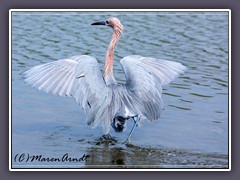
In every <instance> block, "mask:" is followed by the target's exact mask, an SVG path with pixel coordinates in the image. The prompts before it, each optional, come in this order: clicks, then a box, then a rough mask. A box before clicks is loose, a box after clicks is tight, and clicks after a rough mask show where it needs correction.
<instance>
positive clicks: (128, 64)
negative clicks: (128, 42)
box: [120, 55, 186, 121]
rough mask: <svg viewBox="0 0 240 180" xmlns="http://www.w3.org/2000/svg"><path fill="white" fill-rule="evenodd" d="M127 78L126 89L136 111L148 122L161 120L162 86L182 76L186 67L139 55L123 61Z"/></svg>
mask: <svg viewBox="0 0 240 180" xmlns="http://www.w3.org/2000/svg"><path fill="white" fill-rule="evenodd" d="M120 62H121V65H122V68H123V70H124V72H125V76H126V84H125V86H126V88H127V90H128V92H129V94H131V96H132V97H133V98H134V100H135V102H136V107H135V108H136V109H137V110H138V111H140V112H141V113H142V114H143V115H144V116H145V117H146V118H147V119H148V120H150V121H154V120H157V119H159V118H160V115H161V111H162V108H163V103H162V100H161V94H162V85H164V84H168V83H169V82H171V81H172V80H173V79H175V78H176V77H178V76H179V74H182V73H183V72H184V71H185V70H186V67H185V66H183V65H182V64H180V63H177V62H172V61H166V60H160V59H155V58H150V57H142V56H139V55H132V56H127V57H125V58H123V59H121V61H120Z"/></svg>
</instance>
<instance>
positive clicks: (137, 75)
mask: <svg viewBox="0 0 240 180" xmlns="http://www.w3.org/2000/svg"><path fill="white" fill-rule="evenodd" d="M117 20H118V19H117ZM110 21H111V22H114V21H116V18H109V19H108V23H109V22H110ZM118 21H119V20H118ZM118 21H117V24H118V28H119V22H120V21H119V22H118ZM106 22H107V21H106ZM109 24H110V23H109ZM109 24H106V25H108V26H111V27H112V28H113V30H114V32H115V35H116V34H117V33H119V34H121V32H122V29H120V30H121V31H120V30H119V29H117V28H115V27H114V25H112V24H111V25H109ZM93 25H98V24H96V23H95V24H93ZM117 30H118V31H117ZM119 36H120V35H119ZM114 37H115V36H114V34H113V38H114ZM115 38H119V37H118V36H117V37H115ZM117 40H118V39H117ZM117 40H116V41H111V43H112V44H111V43H110V46H113V50H112V52H108V53H107V55H106V64H105V69H104V73H105V74H104V75H103V74H102V73H101V71H100V68H99V65H98V63H97V60H96V59H95V58H94V57H91V56H87V55H79V56H73V57H70V58H67V59H62V60H58V61H54V62H50V63H46V64H42V65H38V66H35V67H33V68H31V69H29V70H28V71H26V72H24V77H25V81H26V82H27V83H29V84H31V85H32V86H33V87H35V88H37V89H39V90H41V91H44V92H48V93H49V92H51V93H53V94H56V95H59V96H73V97H74V98H75V99H76V101H77V103H78V104H79V105H80V106H81V107H82V108H83V110H84V112H85V114H86V120H87V124H88V125H89V126H91V127H92V128H95V127H96V126H98V125H99V124H100V123H102V125H103V133H104V134H107V133H108V132H109V130H110V127H111V123H112V122H113V118H114V117H116V115H119V114H121V116H122V117H124V118H126V119H128V118H129V117H133V116H136V115H139V117H141V119H148V120H150V121H155V120H158V119H159V118H160V116H161V112H162V109H163V103H162V99H161V95H162V85H164V84H168V83H169V82H171V81H172V80H173V79H175V78H176V77H178V76H179V75H180V74H182V73H184V71H185V69H186V67H185V66H183V65H181V64H180V63H177V62H172V61H166V60H160V59H155V58H150V57H142V56H139V55H131V56H127V57H124V58H123V59H121V61H120V63H121V66H122V69H123V71H124V73H125V76H126V83H125V85H119V84H117V82H116V80H115V79H114V77H113V74H112V69H111V68H112V67H111V66H112V64H111V62H112V63H113V57H112V59H111V58H110V57H111V53H112V54H113V51H114V47H115V45H116V43H117ZM110 46H109V47H110ZM109 49H110V48H109ZM109 51H110V50H109ZM109 54H110V55H109ZM107 58H108V59H107ZM109 64H110V65H109Z"/></svg>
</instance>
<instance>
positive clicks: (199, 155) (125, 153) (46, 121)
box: [12, 12, 229, 168]
mask: <svg viewBox="0 0 240 180" xmlns="http://www.w3.org/2000/svg"><path fill="white" fill-rule="evenodd" d="M110 16H115V17H118V18H119V19H120V20H121V22H122V24H123V25H124V33H123V36H122V37H121V39H120V41H119V43H118V45H117V48H116V50H115V63H114V73H115V77H116V79H117V80H118V82H119V83H124V81H125V78H124V74H123V71H122V69H121V66H120V63H119V60H120V59H121V58H123V57H125V56H127V55H131V54H139V55H142V56H150V57H155V58H160V59H167V60H172V61H177V62H181V63H182V64H184V65H185V66H187V67H188V70H187V71H186V73H185V74H184V75H182V76H181V77H179V78H178V79H176V80H174V81H173V82H172V83H171V84H169V85H167V86H164V87H163V101H164V105H165V108H164V111H163V114H162V117H161V119H160V120H159V121H157V122H154V123H149V122H148V121H145V122H144V125H143V126H142V127H141V128H137V129H136V130H135V131H134V134H133V136H132V145H131V146H126V145H123V144H122V143H121V142H123V141H124V140H125V139H126V137H127V135H128V133H129V130H130V127H131V123H130V124H129V125H128V129H127V131H126V132H123V133H121V134H117V133H115V132H114V131H113V130H111V131H110V133H111V135H112V136H114V137H116V139H117V140H118V142H117V143H114V144H99V143H98V140H97V139H99V137H101V127H98V128H96V129H90V128H89V127H88V126H87V125H86V122H85V117H84V114H83V111H82V110H81V108H80V107H78V105H77V103H76V102H75V100H74V99H73V98H68V97H58V96H54V95H52V94H47V93H43V92H39V91H38V90H36V89H33V88H31V87H30V86H28V85H27V84H25V83H24V81H23V78H22V76H21V73H22V72H24V71H25V70H27V69H29V68H31V67H33V66H35V65H39V64H43V63H47V62H51V61H54V60H58V59H63V58H66V57H70V56H72V55H79V54H88V55H91V56H94V57H96V58H97V60H98V62H99V63H100V65H101V68H102V67H103V63H104V58H105V52H106V49H107V47H108V43H109V41H110V38H111V33H112V30H111V29H110V28H107V27H104V26H102V27H99V26H97V27H96V26H91V25H90V24H91V23H93V22H96V21H100V20H105V19H107V18H108V17H110ZM228 63H229V61H228V15H227V13H224V12H208V13H207V12H206V13H201V12H191V13H190V12H189V13H187V12H185V13H183V12H182V13H179V12H178V13H177V12H175V13H174V12H171V13H170V12H168V13H166V12H165V13H164V12H151V13H147V12H105V13H104V12H100V13H98V12H84V13H83V12H82V13H81V12H14V13H13V14H12V157H13V167H22V168H25V167H60V168H62V167H72V168H75V167H119V166H128V167H162V168H178V167H181V168H189V167H191V168H200V167H201V168H209V167H212V168H226V167H227V166H228ZM18 153H20V154H21V153H26V154H27V153H29V154H30V155H43V156H45V157H61V156H63V155H64V154H65V153H68V154H69V156H72V157H81V156H82V155H83V154H87V155H90V157H89V158H88V159H87V161H86V162H85V161H84V162H80V163H69V162H64V163H47V162H38V161H34V162H27V163H26V162H15V161H14V157H15V156H16V154H18ZM102 165H104V166H102ZM107 165H110V166H107ZM114 165H116V166H114ZM153 165H154V166H153Z"/></svg>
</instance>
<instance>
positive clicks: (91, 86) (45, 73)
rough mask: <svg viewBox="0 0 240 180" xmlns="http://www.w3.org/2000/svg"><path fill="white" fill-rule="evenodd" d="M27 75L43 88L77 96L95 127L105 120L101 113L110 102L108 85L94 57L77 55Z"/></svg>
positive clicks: (26, 73) (61, 94) (45, 65)
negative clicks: (107, 102) (107, 101)
mask: <svg viewBox="0 0 240 180" xmlns="http://www.w3.org/2000/svg"><path fill="white" fill-rule="evenodd" d="M23 74H24V77H25V81H26V82H27V83H29V84H31V85H32V86H33V87H35V88H37V89H39V90H41V91H44V92H51V93H53V94H56V95H59V96H73V97H74V98H75V99H76V101H77V102H78V104H79V105H80V106H82V108H83V109H84V111H85V114H86V119H87V123H88V125H90V126H91V127H93V128H94V127H96V126H97V125H98V124H99V122H100V120H102V118H103V117H100V114H103V111H105V109H104V108H102V107H101V106H102V105H103V104H105V103H106V102H105V100H106V98H107V95H108V88H107V86H106V84H105V82H104V79H103V77H102V74H101V71H100V68H99V66H98V63H97V60H96V59H95V58H94V57H91V56H86V55H81V56H73V57H70V58H67V59H62V60H58V61H54V62H50V63H46V64H42V65H38V66H35V67H33V68H31V69H29V70H28V71H26V72H24V73H23ZM106 106H107V105H106ZM106 106H104V107H105V108H106ZM95 117H98V118H95ZM95 119H96V121H95Z"/></svg>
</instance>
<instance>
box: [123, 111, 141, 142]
mask: <svg viewBox="0 0 240 180" xmlns="http://www.w3.org/2000/svg"><path fill="white" fill-rule="evenodd" d="M135 118H136V119H135ZM132 119H133V120H134V125H133V127H132V129H131V132H130V133H129V135H128V138H127V139H126V141H124V144H129V143H130V137H131V135H132V133H133V131H134V129H135V128H136V127H137V126H138V123H139V120H140V115H136V116H133V117H132Z"/></svg>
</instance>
